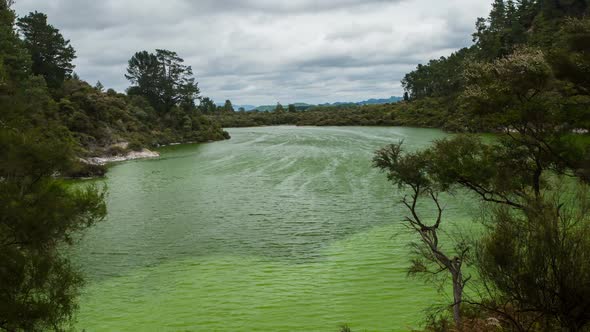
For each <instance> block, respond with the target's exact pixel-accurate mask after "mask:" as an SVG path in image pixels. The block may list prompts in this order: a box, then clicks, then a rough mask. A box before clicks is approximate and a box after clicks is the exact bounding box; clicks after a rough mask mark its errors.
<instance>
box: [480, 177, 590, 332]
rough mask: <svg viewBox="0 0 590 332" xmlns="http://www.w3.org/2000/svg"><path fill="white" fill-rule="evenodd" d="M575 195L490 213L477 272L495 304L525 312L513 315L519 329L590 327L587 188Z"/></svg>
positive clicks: (497, 209)
mask: <svg viewBox="0 0 590 332" xmlns="http://www.w3.org/2000/svg"><path fill="white" fill-rule="evenodd" d="M564 189H565V188H564ZM570 190H571V188H570ZM574 192H575V193H577V195H575V196H573V197H569V198H564V197H559V196H558V195H555V194H550V195H547V196H548V197H544V198H543V199H542V200H537V199H535V200H532V201H530V202H528V203H527V204H526V206H527V208H526V209H524V211H523V213H514V212H513V211H510V210H508V209H507V208H505V207H497V208H495V209H493V210H492V211H491V213H490V214H491V215H490V220H489V221H490V232H489V233H488V234H487V235H486V236H485V237H484V238H483V239H481V241H480V248H479V250H478V256H479V257H478V262H479V264H478V269H479V272H480V276H481V280H482V282H483V283H484V284H486V285H488V286H489V289H491V290H492V296H491V297H492V298H493V299H494V305H495V306H498V307H505V306H506V305H507V304H518V306H519V307H523V308H526V309H527V310H526V311H522V312H518V311H517V312H515V313H513V315H514V316H515V318H516V320H517V321H518V323H519V324H520V325H525V326H526V325H534V324H537V325H540V326H543V327H544V329H545V330H558V329H559V328H560V327H564V328H567V330H568V331H582V330H583V329H584V328H585V327H588V326H589V325H590V263H589V262H590V257H589V254H590V220H589V219H588V212H589V211H588V208H589V207H588V202H589V201H588V197H587V188H579V189H577V190H575V189H574ZM539 314H541V316H542V318H539Z"/></svg>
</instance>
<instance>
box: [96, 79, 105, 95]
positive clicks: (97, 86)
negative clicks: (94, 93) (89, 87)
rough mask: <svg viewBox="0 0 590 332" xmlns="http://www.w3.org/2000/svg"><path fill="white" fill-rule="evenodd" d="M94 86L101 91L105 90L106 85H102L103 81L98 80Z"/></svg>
mask: <svg viewBox="0 0 590 332" xmlns="http://www.w3.org/2000/svg"><path fill="white" fill-rule="evenodd" d="M94 88H95V89H96V90H98V91H99V92H104V85H102V83H101V82H100V81H98V82H96V85H95V86H94Z"/></svg>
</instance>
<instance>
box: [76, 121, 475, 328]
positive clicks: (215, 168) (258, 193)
mask: <svg viewBox="0 0 590 332" xmlns="http://www.w3.org/2000/svg"><path fill="white" fill-rule="evenodd" d="M228 131H229V132H230V134H231V135H232V139H231V140H228V141H223V142H215V143H209V144H199V145H179V146H172V147H166V148H163V149H161V150H160V152H161V158H159V159H154V160H140V161H132V162H126V163H121V164H117V165H114V166H113V167H111V168H110V170H109V173H108V176H107V178H106V179H105V180H104V182H106V184H107V187H108V192H109V195H108V208H109V215H108V218H107V220H105V221H104V222H102V223H100V224H98V225H97V226H96V227H94V228H92V229H91V230H89V231H88V232H87V233H86V235H85V236H84V237H83V239H82V240H81V243H80V244H79V246H77V247H76V249H75V251H74V252H73V254H72V255H73V258H74V263H75V264H77V265H78V266H79V267H80V268H81V269H82V270H83V271H84V273H85V275H86V277H87V279H88V282H87V285H86V287H85V289H84V292H83V295H82V297H81V299H80V310H79V313H78V315H77V317H76V318H77V325H76V329H77V330H83V329H84V330H86V331H232V332H236V331H306V332H309V331H333V332H337V331H338V330H339V326H340V325H342V324H345V323H346V324H348V325H349V326H350V327H351V328H352V330H353V331H359V332H360V331H409V330H411V329H412V328H414V327H419V326H420V323H421V322H422V320H423V318H424V316H425V312H424V310H425V309H427V308H428V307H429V306H431V305H435V304H440V303H445V302H444V301H445V298H444V297H441V296H440V295H438V294H437V293H436V288H435V287H434V285H429V284H427V283H425V282H423V281H421V280H415V279H411V278H409V277H407V273H406V269H407V267H408V265H409V261H410V258H411V255H410V252H411V248H410V247H409V244H410V242H411V240H412V239H414V238H415V236H414V235H413V234H411V233H408V231H407V230H406V229H405V228H404V227H403V225H402V221H403V217H404V215H405V213H406V211H405V210H404V208H402V207H401V206H400V205H399V204H398V202H399V200H400V199H401V197H402V195H403V193H402V192H400V191H399V190H398V189H397V188H395V187H394V186H392V185H391V184H390V183H388V182H387V180H386V177H385V175H384V174H382V173H380V172H379V171H378V170H376V169H373V168H372V167H371V159H372V156H373V152H374V151H375V150H376V149H378V148H380V147H382V146H384V145H386V144H389V143H394V142H398V141H399V140H404V142H405V144H406V146H407V147H408V148H410V149H417V148H421V147H425V146H427V145H428V144H430V143H431V142H432V141H433V140H435V139H439V138H443V137H445V135H446V134H444V133H443V132H442V131H439V130H430V129H416V128H395V127H388V128H370V127H338V128H336V127H291V126H280V127H262V128H240V129H229V130H228ZM468 210H469V209H468V208H467V207H466V205H465V202H464V200H461V199H460V197H455V198H449V199H448V200H447V206H446V218H447V220H448V221H450V222H452V223H453V224H454V226H455V227H457V226H458V225H459V226H460V225H461V224H462V225H466V224H467V221H468V220H469V218H470V214H469V211H468ZM451 228H452V227H451Z"/></svg>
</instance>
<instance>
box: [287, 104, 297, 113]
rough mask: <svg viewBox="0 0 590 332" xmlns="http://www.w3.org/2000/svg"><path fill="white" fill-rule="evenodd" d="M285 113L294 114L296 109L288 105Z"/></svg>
mask: <svg viewBox="0 0 590 332" xmlns="http://www.w3.org/2000/svg"><path fill="white" fill-rule="evenodd" d="M287 112H289V113H296V112H297V108H296V107H295V105H293V104H289V106H288V108H287Z"/></svg>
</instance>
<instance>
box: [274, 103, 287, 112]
mask: <svg viewBox="0 0 590 332" xmlns="http://www.w3.org/2000/svg"><path fill="white" fill-rule="evenodd" d="M284 112H285V108H284V107H283V105H281V103H277V106H276V107H275V113H284Z"/></svg>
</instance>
